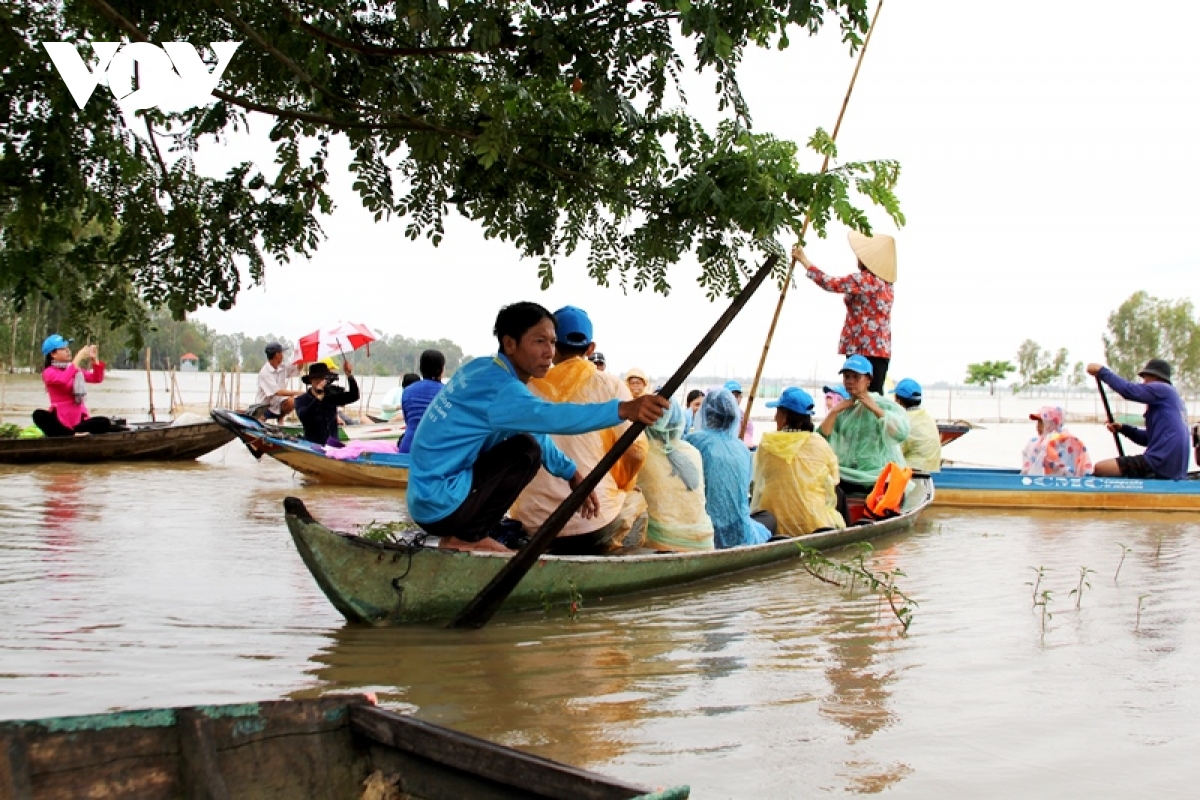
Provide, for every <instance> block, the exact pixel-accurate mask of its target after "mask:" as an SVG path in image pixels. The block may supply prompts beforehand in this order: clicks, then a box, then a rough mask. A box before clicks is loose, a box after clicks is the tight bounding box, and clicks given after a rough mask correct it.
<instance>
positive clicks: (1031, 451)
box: [1021, 406, 1092, 477]
mask: <svg viewBox="0 0 1200 800" xmlns="http://www.w3.org/2000/svg"><path fill="white" fill-rule="evenodd" d="M1029 418H1030V419H1034V420H1039V421H1040V422H1041V423H1042V430H1041V433H1039V434H1038V436H1037V437H1035V438H1033V439H1031V440H1030V441H1029V444H1027V445H1025V451H1024V452H1023V453H1022V454H1021V474H1022V475H1064V476H1068V477H1074V476H1079V475H1091V474H1092V460H1091V459H1090V458H1089V457H1088V452H1087V447H1086V446H1084V444H1083V442H1082V441H1080V440H1079V438H1078V437H1077V436H1075V435H1073V434H1071V433H1068V432H1067V431H1066V430H1064V429H1063V410H1062V409H1061V408H1059V407H1058V406H1043V407H1042V408H1040V409H1038V411H1037V413H1036V414H1030V415H1029Z"/></svg>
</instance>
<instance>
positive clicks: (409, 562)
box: [284, 475, 933, 625]
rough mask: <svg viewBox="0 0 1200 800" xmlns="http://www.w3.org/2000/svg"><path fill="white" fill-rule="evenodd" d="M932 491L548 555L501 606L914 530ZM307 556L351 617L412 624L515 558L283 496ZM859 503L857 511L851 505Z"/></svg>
mask: <svg viewBox="0 0 1200 800" xmlns="http://www.w3.org/2000/svg"><path fill="white" fill-rule="evenodd" d="M932 499H933V484H932V483H931V482H930V480H929V478H928V476H920V477H918V476H916V475H914V476H913V483H912V486H911V487H910V490H909V491H908V492H907V494H906V495H905V499H904V504H903V506H902V508H901V511H902V513H901V514H900V515H899V516H897V517H893V518H891V519H885V520H880V521H877V522H869V523H863V524H856V525H852V526H850V527H848V528H844V529H841V530H828V531H822V532H819V533H810V534H808V535H806V536H797V537H794V538H791V539H779V540H776V541H771V542H767V543H765V544H759V545H751V546H748V547H734V548H730V549H728V550H708V551H705V552H698V553H654V552H647V553H646V554H633V555H621V556H552V555H547V556H542V558H541V559H539V560H538V562H537V564H536V565H535V566H534V567H533V569H531V570H530V571H529V573H528V574H527V575H526V576H525V577H524V578H523V579H522V580H521V582H520V583H519V584H518V585H517V587H516V589H515V590H514V591H513V592H512V593H511V594H510V595H509V596H508V599H507V600H506V601H505V603H504V605H503V606H502V608H501V611H522V610H532V609H539V608H547V607H549V606H554V605H563V606H565V605H568V604H570V603H572V602H574V601H577V600H589V601H598V600H601V599H604V598H609V597H615V596H617V595H624V594H631V593H634V592H642V591H648V590H654V589H661V588H664V587H668V586H680V585H683V584H687V583H692V582H695V581H699V580H703V579H705V578H713V577H717V576H722V575H727V574H731V573H735V572H741V571H743V570H749V569H754V568H756V567H763V566H766V565H768V564H775V563H778V562H780V561H786V560H790V559H795V558H798V557H800V556H801V555H802V548H804V547H807V548H812V549H816V550H829V549H833V548H836V547H841V546H843V545H847V544H853V543H854V542H861V541H867V540H869V539H874V538H877V537H880V536H885V535H887V534H891V533H898V532H900V531H903V530H906V529H908V528H909V527H911V526H912V524H913V523H914V522H916V520H917V517H918V516H919V515H920V514H921V511H922V510H924V509H925V508H926V507H927V506H928V505H929V503H930V502H931V500H932ZM284 511H285V513H286V518H287V525H288V529H289V530H291V532H292V540H293V541H294V542H295V543H296V549H297V550H299V551H300V557H301V558H302V559H303V560H304V563H305V565H306V566H307V567H308V569H309V571H310V572H311V573H312V574H313V577H314V578H315V579H316V581H317V584H318V585H319V586H320V587H321V589H322V591H324V592H325V596H326V597H328V598H329V601H330V602H331V603H333V605H334V607H336V608H337V610H338V611H340V612H341V613H342V615H343V616H345V617H346V619H348V620H350V621H351V622H365V623H367V624H370V625H403V624H409V623H429V622H441V621H449V620H451V619H452V618H453V617H454V616H455V615H456V614H458V612H459V611H461V610H462V609H463V607H465V606H466V604H467V603H468V602H469V601H470V600H471V598H473V597H474V596H475V595H476V594H478V592H479V591H480V590H481V589H482V588H483V587H484V586H486V585H487V584H488V582H489V581H491V579H492V577H493V576H494V575H495V574H496V573H497V572H499V571H500V568H501V567H503V566H504V564H505V562H506V561H507V560H508V556H507V555H505V554H503V553H478V552H470V553H467V552H457V551H453V550H442V549H438V548H437V547H432V546H423V545H422V544H421V543H412V542H409V543H404V544H393V543H380V542H373V541H369V540H367V539H364V538H362V537H360V536H354V535H351V534H345V533H337V532H334V531H331V530H329V529H328V528H326V527H325V526H324V525H322V524H321V523H319V522H317V521H316V520H315V519H313V518H312V516H311V515H310V514H309V513H308V509H307V508H305V506H304V503H302V502H301V501H300V500H298V499H297V498H295V497H289V498H287V499H285V500H284ZM852 513H853V512H852Z"/></svg>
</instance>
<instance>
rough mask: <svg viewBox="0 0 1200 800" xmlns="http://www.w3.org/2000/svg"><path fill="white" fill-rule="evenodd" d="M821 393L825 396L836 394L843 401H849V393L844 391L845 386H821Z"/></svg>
mask: <svg viewBox="0 0 1200 800" xmlns="http://www.w3.org/2000/svg"><path fill="white" fill-rule="evenodd" d="M821 391H823V392H824V393H825V394H836V395H837V396H838V397H840V398H842V399H843V400H849V399H850V392H848V391H846V387H845V386H822V387H821Z"/></svg>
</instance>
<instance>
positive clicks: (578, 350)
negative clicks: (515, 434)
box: [509, 306, 647, 555]
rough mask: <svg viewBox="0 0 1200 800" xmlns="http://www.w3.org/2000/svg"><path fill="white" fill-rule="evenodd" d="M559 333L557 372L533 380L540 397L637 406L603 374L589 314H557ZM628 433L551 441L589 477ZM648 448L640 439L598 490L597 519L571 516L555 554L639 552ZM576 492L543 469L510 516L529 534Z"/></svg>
mask: <svg viewBox="0 0 1200 800" xmlns="http://www.w3.org/2000/svg"><path fill="white" fill-rule="evenodd" d="M554 334H555V337H556V341H555V343H554V365H553V366H552V367H550V370H549V371H548V372H547V373H546V375H545V376H544V377H541V378H532V379H531V380H530V381H529V384H528V386H529V391H530V392H532V393H533V395H534V396H535V397H538V398H540V399H542V400H549V401H550V402H552V403H606V402H610V401H612V400H619V401H622V402H623V401H626V400H632V399H633V396H632V395H631V394H630V393H629V387H628V386H626V385H625V382H624V381H622V380H621V379H620V378H618V377H617V376H616V375H610V374H608V373H607V372H604V371H603V370H601V369H600V368H599V367H598V366H597V365H596V363H595V361H593V360H592V359H591V356H594V355H595V353H596V342H595V339H594V335H593V334H594V331H593V328H592V320H591V318H590V317H588V315H587V312H586V311H584V310H583V309H582V308H576V307H575V306H564V307H563V308H560V309H559V310H558V311H556V312H554ZM628 427H629V423H628V422H621V423H620V424H618V425H613V426H611V427H608V428H603V429H601V430H596V431H591V432H589V433H577V434H575V435H566V434H555V435H553V436H551V437H550V438H551V440H552V441H553V442H554V444H555V446H556V447H557V448H558V449H559V450H561V451H562V452H563V454H564V455H566V456H567V457H568V458H570V459H571V460H572V461H574V462H575V464H576V466H577V467H578V468H579V470H580V472H581V473H583V474H585V475H586V474H587V473H589V472H591V471H592V468H593V467H595V466H596V464H598V463H600V459H602V458H603V457H604V455H605V453H607V452H608V451H609V449H611V448H612V446H613V444H615V443H616V441H617V439H619V438H620V437H621V434H623V433H624V432H625V430H626V428H628ZM646 448H647V444H646V437H645V436H639V437H638V438H637V439H636V440H635V441H634V443H633V444H632V445H631V446H630V448H629V449H628V450H626V451H625V455H623V456H622V457H621V459H620V461H618V462H617V464H616V466H615V467H613V469H612V470H611V471H610V472H609V473H608V474H607V475H605V476H604V478H603V479H602V480H601V481H600V485H599V486H597V487H596V513H595V515H594V516H589V517H585V516H581V515H578V514H577V515H575V516H574V517H572V518H571V519H570V520H569V521H568V522H567V524H566V525H565V526H563V529H562V531H561V532H559V534H558V537H557V538H556V539H555V541H554V544H552V545H551V547H550V552H551V553H554V554H557V555H607V554H609V553H614V552H617V551H619V550H620V549H621V548H623V547H636V546H640V544H641V540H642V538H643V537H644V536H645V530H646V500H645V498H644V497H643V496H642V493H641V492H640V491H638V489H637V474H638V471H639V470H641V468H642V463H643V462H644V461H645V459H646ZM570 489H571V487H570V486H569V485H568V484H567V482H566V481H564V480H562V479H560V478H556V477H554V476H553V475H551V474H550V472H549V471H547V470H546V468H545V467H542V468H541V469H539V470H538V472H537V474H536V475H534V477H533V480H531V481H530V482H529V484H528V485H526V486H525V488H524V489H522V490H521V494H520V496H519V497H517V500H516V502H515V503H513V507H512V509H511V510H510V512H509V513H510V515H511V516H512V518H513V519H515V520H517V521H518V522H520V523H521V525H522V526H523V527H524V528H525V530H527V531H536V530H537V529H538V528H539V527H541V525H542V523H543V522H545V521H546V518H547V517H549V516H550V514H551V513H552V512H553V511H554V509H556V508H558V506H559V505H560V504H561V503H562V501H563V500H564V499H566V496H567V494H568V493H569V492H570Z"/></svg>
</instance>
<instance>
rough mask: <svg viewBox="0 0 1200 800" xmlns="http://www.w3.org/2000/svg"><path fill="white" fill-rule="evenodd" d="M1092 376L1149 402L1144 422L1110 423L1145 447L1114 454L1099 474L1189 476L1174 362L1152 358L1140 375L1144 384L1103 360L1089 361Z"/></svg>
mask: <svg viewBox="0 0 1200 800" xmlns="http://www.w3.org/2000/svg"><path fill="white" fill-rule="evenodd" d="M1087 371H1088V374H1089V375H1092V376H1095V377H1098V378H1099V379H1100V380H1102V381H1104V382H1105V383H1107V384H1108V385H1109V386H1111V387H1112V388H1113V391H1115V392H1116V393H1117V394H1119V395H1121V397H1124V398H1125V399H1126V400H1132V401H1134V402H1135V403H1145V404H1146V427H1145V428H1137V427H1134V426H1133V425H1122V424H1120V423H1117V422H1110V423H1108V429H1109V430H1110V431H1112V432H1113V433H1119V434H1121V435H1122V436H1124V437H1125V438H1126V439H1129V440H1130V441H1131V442H1133V443H1135V444H1140V445H1142V446H1143V447H1145V448H1146V452H1144V453H1142V454H1141V455H1136V456H1120V457H1118V458H1110V459H1107V460H1105V461H1101V462H1100V463H1098V464H1096V473H1095V474H1096V475H1098V476H1100V477H1104V478H1119V477H1123V478H1159V479H1162V480H1168V481H1177V480H1179V479H1181V478H1183V477H1185V476H1186V475H1187V468H1188V429H1187V409H1185V408H1184V405H1183V401H1182V400H1180V399H1179V393H1178V392H1176V391H1175V387H1174V386H1173V385H1172V384H1171V365H1170V364H1168V363H1167V362H1166V361H1163V360H1162V359H1161V358H1152V359H1150V360H1149V361H1147V362H1146V366H1144V367H1142V370H1141V372H1139V373H1138V376H1139V377H1140V378H1141V379H1142V382H1141V383H1134V382H1132V381H1127V380H1125V379H1124V378H1122V377H1121V376H1120V375H1118V374H1116V373H1115V372H1113V371H1112V370H1110V369H1109V368H1108V367H1106V366H1104V365H1102V364H1088V367H1087Z"/></svg>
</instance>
